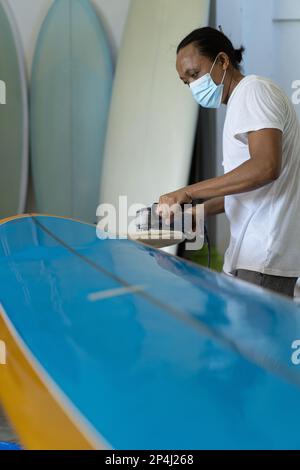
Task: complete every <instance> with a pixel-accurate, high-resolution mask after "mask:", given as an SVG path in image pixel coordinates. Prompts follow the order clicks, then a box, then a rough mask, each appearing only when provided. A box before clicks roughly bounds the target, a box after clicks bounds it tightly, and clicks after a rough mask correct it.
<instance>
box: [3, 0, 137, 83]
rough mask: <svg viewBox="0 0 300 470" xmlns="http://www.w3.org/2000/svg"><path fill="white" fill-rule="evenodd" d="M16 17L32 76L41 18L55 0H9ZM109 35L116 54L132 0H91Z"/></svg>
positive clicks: (28, 73) (28, 68) (28, 72)
mask: <svg viewBox="0 0 300 470" xmlns="http://www.w3.org/2000/svg"><path fill="white" fill-rule="evenodd" d="M6 1H7V3H8V4H9V5H10V6H11V9H12V10H13V13H14V16H15V18H16V21H17V24H18V28H19V31H20V35H21V38H22V43H23V48H24V52H25V58H26V66H27V75H28V77H30V73H31V66H32V59H33V54H34V49H35V44H36V40H37V36H38V33H39V30H40V28H41V25H42V22H43V20H44V18H45V16H46V14H47V12H48V10H49V8H50V6H51V5H52V3H53V1H54V0H6ZM92 4H93V5H94V7H95V9H96V10H97V12H98V14H99V16H100V17H101V19H102V21H103V24H104V27H105V28H106V30H107V33H108V35H109V38H110V42H111V45H112V51H113V55H114V58H115V57H116V54H117V50H118V47H119V46H120V44H121V39H122V34H123V30H124V26H125V22H126V18H127V13H128V8H129V4H130V0H92Z"/></svg>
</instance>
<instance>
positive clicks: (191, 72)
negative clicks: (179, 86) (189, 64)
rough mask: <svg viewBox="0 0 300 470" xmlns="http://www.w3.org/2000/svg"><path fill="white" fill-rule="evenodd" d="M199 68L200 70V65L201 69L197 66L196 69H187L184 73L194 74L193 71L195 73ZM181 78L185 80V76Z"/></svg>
mask: <svg viewBox="0 0 300 470" xmlns="http://www.w3.org/2000/svg"><path fill="white" fill-rule="evenodd" d="M198 70H200V67H199V69H198V68H197V69H196V68H195V69H187V70H185V72H184V73H185V75H193V73H195V72H196V71H198ZM180 78H181V80H184V77H180Z"/></svg>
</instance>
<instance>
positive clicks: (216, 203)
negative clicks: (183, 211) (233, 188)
mask: <svg viewBox="0 0 300 470" xmlns="http://www.w3.org/2000/svg"><path fill="white" fill-rule="evenodd" d="M224 212H225V198H224V197H215V198H214V199H210V200H209V201H206V202H205V204H204V216H205V218H207V217H210V216H212V215H218V214H223V213H224Z"/></svg>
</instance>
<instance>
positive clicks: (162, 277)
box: [0, 216, 300, 450]
mask: <svg viewBox="0 0 300 470" xmlns="http://www.w3.org/2000/svg"><path fill="white" fill-rule="evenodd" d="M0 261H1V262H0V285H1V308H0V331H1V338H2V341H4V342H5V345H6V348H7V351H6V359H7V360H6V366H5V367H2V366H0V399H1V400H2V402H3V404H4V406H5V410H6V412H7V414H8V415H9V417H10V418H11V420H12V422H13V424H14V426H15V429H16V430H17V432H18V434H19V436H20V438H21V442H22V444H24V446H25V448H29V449H32V448H34V449H40V448H42V449H48V448H50V449H51V448H52V449H53V448H54V449H58V448H64V449H66V448H67V449H68V448H71V449H72V448H73V449H74V448H75V449H79V448H83V449H87V448H100V449H103V448H114V449H122V450H124V449H125V450H126V449H299V448H300V435H299V432H298V427H299V422H300V408H299V396H300V368H299V367H298V368H297V367H296V366H295V365H294V364H293V362H292V354H293V352H294V351H293V349H292V344H293V342H294V341H295V340H296V339H299V336H300V309H299V307H298V306H297V304H294V303H293V302H291V301H288V300H285V299H284V298H282V297H280V296H277V295H273V294H271V293H268V292H267V291H263V290H262V289H260V288H257V287H254V286H251V285H248V284H245V283H243V282H241V281H234V280H231V279H227V277H225V276H223V275H219V274H216V273H213V272H211V271H208V270H205V269H201V268H199V267H197V266H196V265H193V264H189V263H186V262H184V261H182V260H180V259H179V258H176V257H173V256H170V255H168V254H165V253H161V252H160V251H157V250H155V249H153V248H149V247H146V246H145V245H142V244H139V243H135V242H133V241H127V240H99V239H98V238H97V236H96V230H95V227H94V226H91V225H87V224H83V223H79V222H76V221H73V220H68V219H61V218H56V217H48V216H27V217H23V218H16V219H12V220H9V221H6V222H3V223H2V225H0Z"/></svg>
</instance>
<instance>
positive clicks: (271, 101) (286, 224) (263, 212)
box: [223, 75, 300, 277]
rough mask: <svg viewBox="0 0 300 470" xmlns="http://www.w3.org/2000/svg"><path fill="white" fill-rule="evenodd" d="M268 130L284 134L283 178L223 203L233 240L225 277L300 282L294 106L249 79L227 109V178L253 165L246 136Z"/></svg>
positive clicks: (299, 131) (261, 81)
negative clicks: (245, 273) (238, 273)
mask: <svg viewBox="0 0 300 470" xmlns="http://www.w3.org/2000/svg"><path fill="white" fill-rule="evenodd" d="M267 128H274V129H280V130H281V131H282V132H283V155H282V170H281V175H280V177H279V178H278V179H277V180H276V181H274V182H272V183H270V184H268V185H266V186H264V187H262V188H260V189H257V190H254V191H250V192H247V193H243V194H237V195H234V196H227V197H226V198H225V212H226V215H227V218H228V219H229V222H230V231H231V240H230V245H229V248H228V250H227V252H226V255H225V264H224V271H225V272H226V273H227V274H234V272H235V270H237V269H246V270H250V271H257V272H261V273H263V274H271V275H274V276H284V277H300V124H299V121H298V118H297V115H296V112H295V109H294V107H293V104H292V102H291V101H290V99H289V98H288V97H287V96H286V95H285V93H284V92H283V91H282V90H281V89H280V88H279V87H278V86H277V85H276V84H275V83H273V82H272V81H271V80H268V79H265V78H262V77H258V76H257V75H249V76H247V77H245V78H244V79H243V80H242V81H241V82H240V83H239V84H238V85H237V87H236V88H235V89H234V91H233V93H232V95H231V96H230V99H229V102H228V105H227V115H226V121H225V126H224V134H223V154H224V161H223V166H224V170H225V173H228V172H230V171H231V170H233V169H235V168H237V167H238V166H240V165H242V164H243V163H244V162H246V161H247V160H249V159H250V154H249V146H248V132H250V131H258V130H261V129H267ZM262 151H263V149H262Z"/></svg>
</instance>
